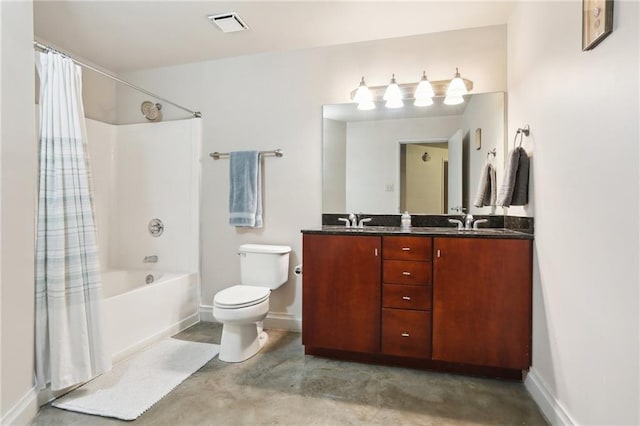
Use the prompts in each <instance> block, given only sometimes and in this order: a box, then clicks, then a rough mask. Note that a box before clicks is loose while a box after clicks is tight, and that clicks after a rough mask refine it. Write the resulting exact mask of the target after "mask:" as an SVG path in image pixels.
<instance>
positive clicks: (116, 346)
mask: <svg viewBox="0 0 640 426" xmlns="http://www.w3.org/2000/svg"><path fill="white" fill-rule="evenodd" d="M148 275H152V276H153V282H151V283H150V284H147V281H146V280H147V276H148ZM150 280H151V279H150V278H149V281H150ZM102 289H103V293H104V297H105V303H104V322H105V330H106V333H107V343H108V344H109V347H110V350H111V353H112V355H113V360H114V362H117V361H119V360H121V359H123V358H125V357H127V356H129V355H130V354H131V353H133V352H135V351H137V350H138V349H141V348H142V347H144V346H146V345H149V344H150V343H152V342H154V341H156V340H159V339H162V338H163V337H167V336H170V335H173V334H175V333H177V332H178V331H180V330H183V329H185V328H187V327H189V326H191V325H193V324H195V323H197V322H198V320H199V315H198V278H197V274H195V273H192V274H186V273H183V274H178V273H171V272H159V271H122V270H110V271H106V272H103V273H102Z"/></svg>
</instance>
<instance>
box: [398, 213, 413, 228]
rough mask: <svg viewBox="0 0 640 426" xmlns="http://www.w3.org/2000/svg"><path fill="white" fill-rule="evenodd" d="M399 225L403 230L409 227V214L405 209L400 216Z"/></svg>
mask: <svg viewBox="0 0 640 426" xmlns="http://www.w3.org/2000/svg"><path fill="white" fill-rule="evenodd" d="M400 226H401V227H402V230H403V231H408V230H410V229H411V215H410V214H409V212H408V211H405V212H404V213H403V214H402V216H401V217H400Z"/></svg>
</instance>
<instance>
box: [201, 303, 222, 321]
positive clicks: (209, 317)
mask: <svg viewBox="0 0 640 426" xmlns="http://www.w3.org/2000/svg"><path fill="white" fill-rule="evenodd" d="M200 321H203V322H218V321H216V319H215V318H214V317H213V305H200Z"/></svg>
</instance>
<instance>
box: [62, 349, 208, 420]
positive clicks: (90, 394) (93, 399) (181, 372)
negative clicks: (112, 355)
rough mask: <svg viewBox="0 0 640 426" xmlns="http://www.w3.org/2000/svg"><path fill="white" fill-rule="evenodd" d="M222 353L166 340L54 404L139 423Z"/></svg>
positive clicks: (116, 366)
mask: <svg viewBox="0 0 640 426" xmlns="http://www.w3.org/2000/svg"><path fill="white" fill-rule="evenodd" d="M219 351H220V346H219V345H214V344H211V343H199V342H187V341H184V340H177V339H165V340H161V341H160V342H157V343H154V344H153V345H152V346H150V347H149V348H148V349H146V350H144V351H143V352H140V353H138V354H136V355H134V356H133V357H132V358H129V359H127V360H124V361H122V362H119V363H118V364H116V365H115V366H114V367H113V369H112V370H111V371H110V372H108V373H105V374H103V375H101V376H99V377H97V378H95V379H93V380H92V381H90V382H88V383H85V384H84V385H82V386H81V387H79V388H78V389H76V390H74V391H73V392H70V393H68V394H66V395H64V396H63V397H62V398H59V399H57V400H56V401H54V402H53V403H52V404H51V405H53V406H54V407H58V408H63V409H65V410H70V411H77V412H80V413H87V414H94V415H98V416H104V417H115V418H117V419H122V420H135V419H136V418H137V417H139V416H140V415H141V414H142V413H144V412H145V411H147V410H148V409H149V408H151V406H153V404H155V403H156V402H158V401H160V399H162V398H163V397H164V396H165V395H167V394H168V393H169V392H171V391H172V390H173V389H174V388H175V387H176V386H178V385H179V384H180V383H182V381H183V380H184V379H186V378H187V377H189V376H190V375H191V374H193V373H194V372H195V371H197V370H198V369H200V368H201V367H202V366H203V365H204V364H206V363H207V362H208V361H209V360H211V359H212V358H213V357H214V356H216V355H217V354H218V352H219Z"/></svg>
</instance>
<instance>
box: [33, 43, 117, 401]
mask: <svg viewBox="0 0 640 426" xmlns="http://www.w3.org/2000/svg"><path fill="white" fill-rule="evenodd" d="M36 64H37V68H38V73H39V75H40V138H39V139H40V140H39V142H40V179H39V197H38V224H37V234H36V286H35V287H36V289H35V293H36V294H35V310H36V314H35V315H36V321H35V325H36V330H35V336H36V342H35V347H36V354H35V362H36V366H35V367H36V381H37V386H38V388H39V389H42V388H44V387H45V386H46V385H47V383H51V389H52V390H59V389H64V388H66V387H69V386H72V385H75V384H78V383H82V382H85V381H87V380H89V379H91V378H92V377H95V376H96V375H98V374H100V373H103V372H105V371H108V370H109V369H110V368H111V355H110V352H109V351H107V349H106V347H105V338H104V332H103V329H102V327H101V322H102V312H101V304H102V290H101V283H100V265H99V261H98V249H97V241H96V229H95V223H94V215H93V209H92V199H91V191H90V189H91V188H90V176H89V167H88V158H87V149H86V131H85V121H84V107H83V105H82V81H81V79H82V73H81V69H80V67H79V66H77V65H76V64H75V63H74V62H73V61H72V60H71V59H69V58H66V57H64V56H62V55H60V54H57V53H53V52H47V53H37V58H36Z"/></svg>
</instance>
